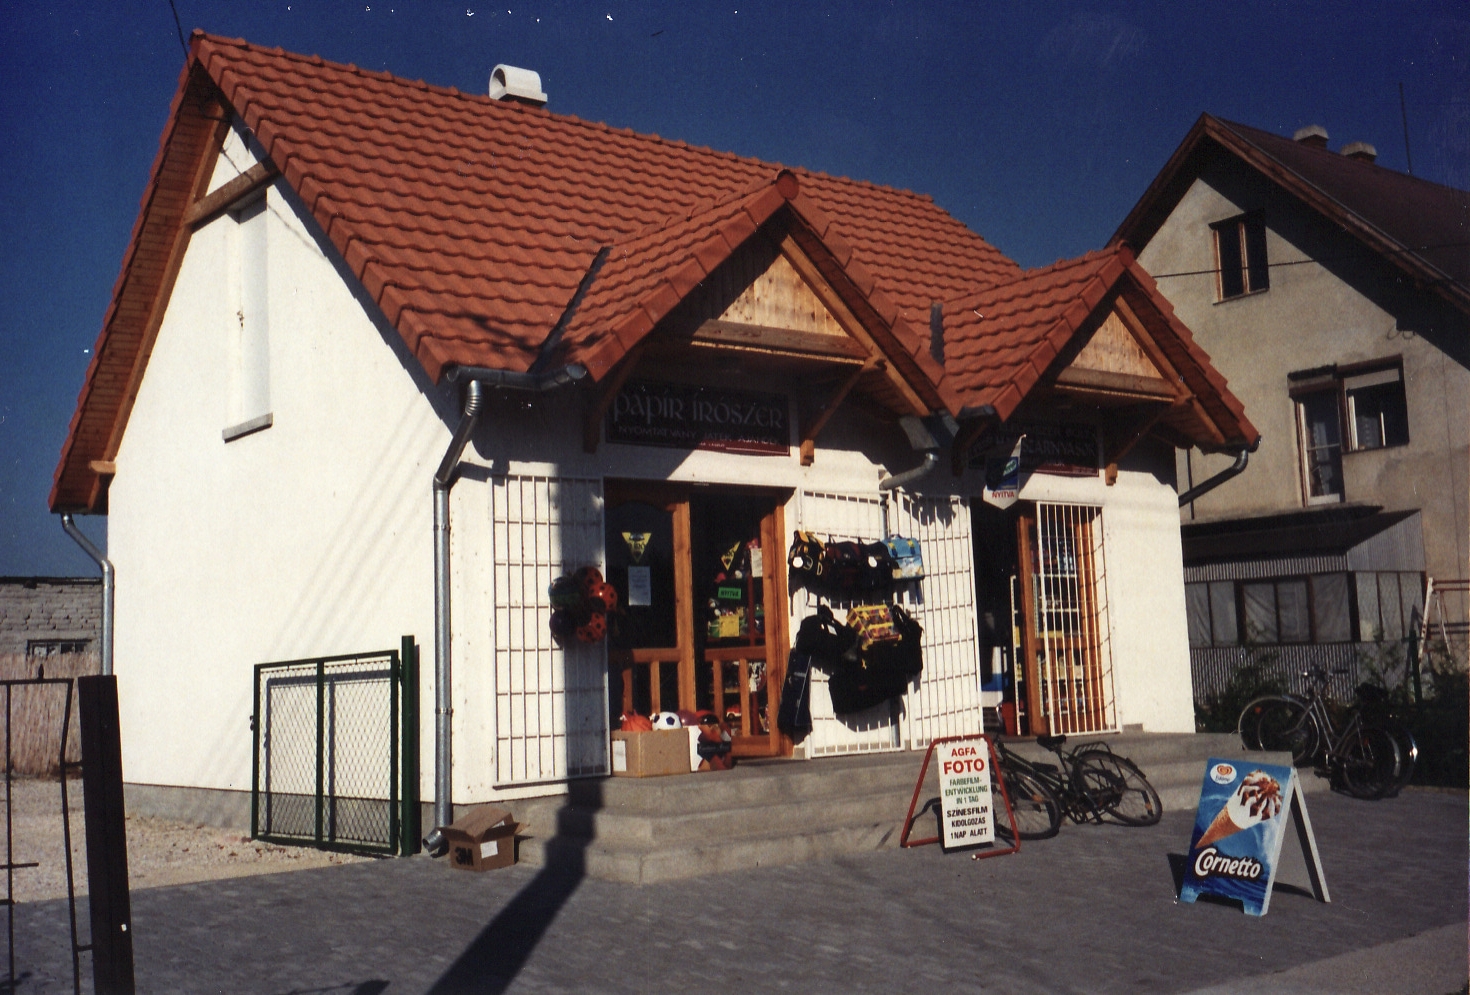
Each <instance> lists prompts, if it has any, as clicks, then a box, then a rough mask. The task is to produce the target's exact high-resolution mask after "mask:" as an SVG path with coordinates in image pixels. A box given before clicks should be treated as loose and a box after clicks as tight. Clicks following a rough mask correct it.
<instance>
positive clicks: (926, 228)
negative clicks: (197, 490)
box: [51, 32, 1177, 511]
mask: <svg viewBox="0 0 1470 995" xmlns="http://www.w3.org/2000/svg"><path fill="white" fill-rule="evenodd" d="M211 101H215V102H218V103H220V104H223V105H224V108H223V109H224V111H225V112H226V113H225V115H224V116H227V115H228V112H229V111H233V112H234V113H235V114H237V115H238V116H239V118H240V119H241V120H243V122H244V123H245V125H246V126H247V127H248V128H250V130H251V131H252V132H253V133H254V135H255V137H256V138H257V139H258V140H259V143H260V145H261V147H262V148H263V150H264V152H265V154H266V156H267V157H268V158H269V160H270V162H271V163H273V164H274V166H276V167H277V168H278V169H279V171H280V174H281V176H282V178H283V180H284V182H286V183H287V184H288V185H289V186H290V187H291V188H292V189H293V190H294V191H295V193H296V194H297V195H298V196H299V198H300V200H301V202H302V203H303V204H304V206H305V209H306V210H307V211H308V212H309V213H310V214H311V216H312V217H313V219H314V220H315V222H316V223H317V225H318V226H319V227H320V228H321V230H322V231H323V232H324V233H325V235H326V237H327V239H328V240H329V241H330V242H331V243H332V244H333V246H335V247H336V249H337V251H338V252H339V253H340V254H341V257H342V259H343V260H344V261H345V263H346V266H347V267H348V269H350V271H351V272H352V273H353V275H354V276H355V277H356V278H357V279H358V280H359V281H361V283H362V286H363V288H364V290H365V291H366V293H367V295H368V296H369V297H370V298H371V299H372V300H373V301H374V302H375V303H376V304H377V305H378V307H379V308H380V309H381V310H382V312H383V315H384V317H385V318H386V320H387V321H388V323H389V324H391V325H392V326H393V327H394V328H396V329H397V331H398V333H399V334H400V335H401V336H402V337H403V339H404V341H405V343H406V344H407V345H408V347H409V349H410V350H411V351H412V352H413V354H414V355H415V356H416V357H417V358H418V360H419V361H420V362H421V363H422V364H423V366H424V368H425V370H426V371H427V372H428V373H429V375H430V376H431V377H432V378H434V379H436V380H437V379H438V378H440V377H441V376H442V374H443V373H444V371H445V370H446V368H448V367H449V366H451V365H453V364H461V365H469V366H482V367H492V368H498V369H506V370H514V371H524V370H527V369H529V368H531V367H532V366H533V365H534V364H536V363H537V361H538V357H539V356H540V354H541V353H542V351H543V350H545V351H547V352H553V351H554V352H555V353H556V354H557V355H556V358H557V359H559V360H560V361H575V362H581V363H583V364H584V365H586V366H587V367H588V369H589V370H590V372H591V373H592V375H593V377H594V379H595V378H600V377H601V376H603V375H605V374H606V373H607V372H608V371H609V370H611V369H612V368H613V367H614V366H615V365H616V364H617V363H618V362H619V361H620V360H621V359H622V358H623V357H624V356H625V355H626V354H627V352H628V350H629V349H630V348H631V347H632V346H633V345H635V344H636V343H637V342H638V340H639V339H640V338H641V337H642V336H643V335H646V334H647V333H648V332H649V331H650V330H651V329H652V328H653V327H654V325H655V324H657V322H658V321H659V320H660V319H661V318H663V317H664V316H665V315H667V314H668V312H669V310H670V309H672V307H673V306H674V305H675V304H676V303H678V301H679V300H681V299H682V298H683V297H684V296H685V295H687V294H688V293H689V292H690V290H691V289H693V287H694V286H695V285H697V284H698V283H699V282H700V281H701V280H703V279H704V277H705V276H706V275H708V274H709V273H710V272H711V270H712V269H713V268H714V267H715V266H717V265H719V263H720V262H721V261H722V260H723V259H725V258H727V257H728V256H729V254H730V253H731V252H732V251H733V250H734V249H735V248H736V247H737V246H738V245H739V244H740V242H742V241H743V240H744V239H745V238H747V237H748V236H749V235H751V234H753V233H754V232H755V230H756V228H757V227H759V226H760V225H762V224H765V223H767V222H770V221H771V220H772V219H773V218H775V217H776V215H777V214H778V213H780V214H782V216H783V217H784V218H785V219H786V221H785V222H783V224H788V225H789V232H790V235H791V237H792V239H793V240H794V241H796V243H797V244H798V245H800V246H801V248H802V249H803V251H804V252H805V253H806V254H807V256H808V257H809V258H810V259H811V260H812V262H813V264H814V265H815V266H816V267H817V269H818V270H819V271H820V272H821V274H822V275H823V277H824V278H825V279H826V280H827V281H828V282H829V283H830V284H831V285H832V287H833V289H834V290H835V291H836V292H837V293H838V294H839V295H840V296H841V297H842V299H843V301H844V303H846V304H847V305H848V307H849V308H850V309H851V310H852V311H853V313H854V314H855V315H857V317H858V319H859V320H860V321H862V322H863V325H864V328H865V329H867V330H868V331H869V332H870V333H871V334H872V336H873V338H874V340H875V341H876V342H877V343H878V344H879V347H880V348H881V349H882V350H883V352H884V354H885V357H886V358H887V359H888V361H889V362H890V363H891V364H892V368H893V369H894V370H895V371H897V373H898V374H899V375H900V376H902V377H903V379H904V380H905V382H907V383H908V384H910V385H911V386H912V387H913V389H914V390H915V391H917V392H918V396H920V397H921V398H922V399H923V400H924V402H925V403H927V404H930V405H932V406H933V407H934V408H935V409H938V408H949V409H952V410H955V411H957V410H958V409H959V406H960V402H959V396H960V394H959V393H958V391H959V390H960V387H959V385H958V384H957V382H955V376H954V375H953V374H947V373H946V370H945V369H944V368H943V367H941V366H940V364H938V363H937V362H935V361H934V359H933V358H932V357H931V356H930V355H929V350H928V328H927V311H928V308H929V305H930V302H932V301H944V300H955V299H958V298H961V297H963V296H965V295H973V294H975V293H977V292H978V291H981V290H984V289H986V288H993V287H997V286H999V285H1002V284H1009V283H1011V282H1012V281H1015V280H1017V279H1018V278H1020V277H1021V270H1020V268H1019V267H1018V266H1017V265H1016V264H1015V263H1014V262H1012V261H1011V260H1009V259H1007V258H1006V257H1005V256H1003V255H1002V254H1001V253H1000V252H998V251H997V250H996V249H995V248H994V247H992V246H991V245H989V244H988V243H986V242H985V241H984V240H983V239H982V238H980V237H979V236H978V235H976V234H975V233H974V232H972V231H970V230H969V229H968V228H966V227H965V226H964V225H963V224H961V223H960V222H959V221H958V220H956V219H955V218H953V217H952V216H950V215H949V214H948V213H946V212H945V211H943V210H942V209H940V208H939V207H938V206H936V205H935V204H934V203H933V201H932V200H931V199H930V198H928V197H926V196H922V195H919V194H914V193H911V192H908V191H903V190H894V189H891V188H887V187H881V186H877V185H874V184H871V183H865V182H860V181H855V180H849V179H845V178H841V177H833V176H828V175H825V174H822V173H813V172H809V171H805V170H801V169H794V168H793V169H783V168H782V167H780V166H778V165H776V164H773V163H766V162H761V161H759V160H755V159H749V158H742V157H739V156H735V155H731V154H728V153H722V152H715V151H712V150H710V149H706V148H697V147H694V146H690V145H686V144H684V143H682V142H677V141H668V140H664V139H660V138H657V137H655V136H648V135H638V134H634V133H633V132H631V131H625V130H620V129H617V128H611V127H608V126H606V125H603V124H596V123H592V122H587V121H581V120H578V119H577V118H575V117H566V116H561V115H557V114H552V113H549V112H547V111H545V110H542V109H538V108H531V107H526V106H522V105H520V104H516V103H501V102H497V101H494V100H491V99H490V98H489V97H488V96H482V95H477V94H465V93H460V92H459V91H457V90H455V89H453V88H449V89H445V88H442V87H435V86H430V85H428V84H426V83H423V82H415V81H408V80H403V79H398V78H395V77H393V76H390V75H387V74H385V73H376V72H370V71H367V70H362V69H358V68H356V67H353V66H344V65H338V64H334V63H329V62H326V61H324V60H322V59H320V58H316V57H305V56H299V55H292V54H289V53H286V52H283V51H281V50H280V49H265V48H261V47H258V46H253V45H249V44H247V43H245V42H244V41H239V40H228V39H223V38H217V37H213V36H209V35H204V34H202V33H198V32H196V33H195V35H194V37H193V40H192V47H191V54H190V63H189V67H188V69H187V70H186V72H185V74H184V76H183V77H182V79H181V82H180V88H179V92H178V95H177V96H176V98H175V101H174V106H173V112H172V114H171V117H170V120H169V124H168V126H167V127H166V129H165V132H164V135H163V138H162V141H161V143H160V149H159V154H158V158H157V160H156V161H155V163H154V169H153V173H152V176H151V178H150V182H149V187H148V192H147V194H145V197H144V203H143V209H142V211H141V212H140V216H139V219H138V224H137V227H136V228H135V230H134V240H133V244H132V245H131V246H130V248H129V250H128V253H127V256H126V257H125V259H124V262H123V271H122V273H121V275H120V276H119V279H118V284H117V287H116V289H115V291H114V299H113V305H112V309H111V310H110V311H109V313H108V317H107V320H106V321H105V322H104V325H103V329H102V333H101V335H100V336H99V338H98V346H97V349H96V350H95V355H94V360H93V364H92V367H91V368H90V369H89V371H88V375H87V382H86V384H85V386H84V387H83V390H82V395H81V397H80V399H79V402H78V408H77V414H76V416H75V417H74V418H73V422H72V430H71V432H70V434H69V437H68V440H67V443H66V446H65V448H64V449H63V452H62V458H61V462H60V464H59V465H58V467H57V474H56V482H55V486H54V488H53V491H52V496H51V505H52V507H53V508H54V509H57V510H65V509H82V510H89V511H99V510H103V509H104V508H105V485H104V483H103V482H102V480H101V479H100V478H99V476H98V470H96V469H95V468H93V467H92V465H91V464H92V462H93V461H98V460H104V461H105V460H109V459H111V458H112V457H113V456H114V455H115V453H116V447H117V443H118V440H119V439H120V436H121V432H122V428H123V426H124V425H125V424H126V420H127V414H128V409H129V407H130V405H131V397H132V396H133V395H134V394H135V392H136V387H137V383H138V381H139V379H140V378H141V375H142V371H143V369H144V368H145V366H146V363H147V355H148V351H149V349H150V348H151V335H152V334H153V333H155V332H156V329H157V323H158V321H159V320H161V315H162V309H163V305H164V304H165V303H166V301H167V298H168V294H169V293H170V291H171V288H172V280H173V276H174V274H176V272H177V265H178V261H179V260H180V259H181V258H182V252H183V249H184V247H186V246H187V242H188V229H187V227H185V226H184V225H183V224H182V223H181V219H182V213H183V211H184V210H185V209H186V208H187V207H188V205H189V204H190V203H192V202H193V200H195V199H196V198H197V197H198V196H199V195H200V194H201V193H202V192H203V191H202V189H201V187H200V182H201V180H202V178H203V173H204V172H207V168H208V164H209V163H212V161H213V154H214V149H216V148H217V147H218V141H219V132H218V126H217V125H216V126H214V128H210V127H206V126H205V125H207V124H209V123H210V122H211V121H212V120H214V119H218V118H219V117H221V116H222V115H221V114H219V110H220V108H218V107H216V108H215V110H214V113H212V114H211V113H208V109H209V107H210V102H211ZM211 142H213V143H214V144H211ZM604 251H605V252H606V259H605V263H604V264H603V265H602V267H601V269H600V270H598V271H597V272H596V275H595V278H593V279H591V280H590V282H589V286H588V287H587V288H586V293H585V297H584V299H583V300H582V301H581V302H580V303H579V306H578V308H577V309H576V311H575V312H574V313H572V314H570V315H569V314H568V306H569V304H570V302H571V301H572V299H573V297H574V295H575V294H576V293H577V290H578V288H579V286H581V285H582V284H583V282H584V280H585V279H586V278H587V277H588V275H589V267H592V266H593V264H594V261H595V260H596V259H597V258H598V256H599V254H601V253H603V252H604ZM906 314H911V315H921V314H922V315H925V316H926V317H924V318H918V319H916V320H912V321H911V320H909V319H906V318H905V315H906ZM567 318H570V320H566V319H567ZM1176 324H1177V323H1176ZM558 327H562V328H563V331H562V333H561V339H560V341H558V342H556V343H554V344H553V345H554V349H553V348H551V347H550V346H548V344H547V339H548V336H549V335H550V334H551V333H552V331H553V330H554V329H557V328H558ZM1018 327H1020V326H1018ZM1018 334H1019V333H1018ZM1057 334H1061V333H1060V332H1058V333H1057ZM987 349H988V350H989V352H990V353H993V354H995V355H997V356H1009V355H1011V353H1013V352H1014V351H1015V350H1014V348H1013V347H1012V346H1010V345H1002V344H999V343H996V344H992V345H989V346H985V347H981V346H976V353H975V354H976V356H980V355H982V354H984V353H986V350H987ZM549 358H550V357H548V358H547V359H549ZM547 359H543V360H542V362H543V364H544V363H545V362H546V361H547ZM1025 380H1026V377H1025V376H1018V377H1017V378H1016V380H1015V382H1016V383H1017V384H1020V383H1023V382H1025ZM967 389H971V390H972V391H973V390H974V389H975V388H967Z"/></svg>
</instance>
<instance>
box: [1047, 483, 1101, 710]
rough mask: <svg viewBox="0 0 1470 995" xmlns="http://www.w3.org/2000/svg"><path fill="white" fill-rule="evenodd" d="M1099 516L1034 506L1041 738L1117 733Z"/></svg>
mask: <svg viewBox="0 0 1470 995" xmlns="http://www.w3.org/2000/svg"><path fill="white" fill-rule="evenodd" d="M1102 540H1103V529H1102V509H1101V508H1097V507H1092V506H1088V505H1071V504H1045V503H1038V504H1037V505H1036V535H1035V537H1034V540H1033V552H1032V556H1033V562H1032V564H1031V565H1030V566H1031V579H1032V595H1031V596H1032V601H1033V606H1032V607H1033V613H1032V626H1033V629H1032V632H1033V636H1034V639H1035V652H1036V657H1037V661H1036V665H1037V671H1038V673H1037V678H1038V686H1039V691H1040V693H1041V713H1042V716H1043V719H1044V722H1045V727H1046V729H1047V731H1049V732H1050V733H1053V734H1057V733H1076V732H1099V731H1102V730H1106V729H1113V728H1115V727H1116V723H1117V718H1116V715H1115V711H1114V702H1113V659H1112V647H1111V641H1110V639H1109V635H1108V615H1107V613H1108V604H1107V569H1106V564H1105V563H1104V559H1103V541H1102Z"/></svg>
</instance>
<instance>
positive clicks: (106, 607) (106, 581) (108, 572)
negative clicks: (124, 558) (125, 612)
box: [61, 514, 117, 677]
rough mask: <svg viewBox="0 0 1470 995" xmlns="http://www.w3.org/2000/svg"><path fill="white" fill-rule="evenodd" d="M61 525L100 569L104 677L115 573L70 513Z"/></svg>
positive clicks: (108, 672) (109, 668)
mask: <svg viewBox="0 0 1470 995" xmlns="http://www.w3.org/2000/svg"><path fill="white" fill-rule="evenodd" d="M61 527H62V528H63V529H65V530H66V534H67V535H69V536H71V537H72V539H73V540H74V541H75V542H76V544H77V545H78V546H80V547H82V552H84V553H86V554H87V555H88V556H90V557H91V558H92V562H93V563H96V564H97V566H98V567H100V568H101V569H102V674H103V676H104V677H106V676H110V675H111V674H112V617H113V615H112V613H113V594H114V593H115V591H116V589H117V583H116V576H117V575H116V573H115V571H114V570H113V569H112V561H111V560H109V559H108V558H107V557H105V556H103V555H102V550H100V549H98V548H97V547H96V545H94V544H93V542H92V540H91V539H88V538H87V537H86V536H85V535H83V534H82V530H81V529H79V528H77V523H76V520H75V519H73V518H72V516H71V515H70V514H66V515H62V516H61Z"/></svg>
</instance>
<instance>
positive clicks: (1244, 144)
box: [1112, 114, 1470, 314]
mask: <svg viewBox="0 0 1470 995" xmlns="http://www.w3.org/2000/svg"><path fill="white" fill-rule="evenodd" d="M1222 150H1223V152H1225V153H1226V154H1229V155H1232V156H1234V157H1235V158H1237V159H1239V160H1240V161H1242V162H1244V163H1246V164H1247V165H1249V166H1251V167H1252V168H1254V169H1256V170H1257V171H1259V172H1260V173H1261V174H1262V175H1264V176H1265V177H1267V178H1268V179H1270V180H1272V181H1274V182H1276V183H1277V184H1279V185H1280V186H1281V187H1283V188H1284V189H1286V190H1287V191H1289V192H1290V193H1292V194H1294V195H1296V196H1297V197H1298V198H1300V199H1301V200H1302V201H1303V202H1304V203H1306V204H1307V205H1308V206H1310V207H1312V208H1314V209H1316V210H1317V211H1320V212H1321V213H1322V214H1323V215H1325V216H1326V217H1327V218H1329V219H1330V220H1332V221H1334V222H1336V223H1337V224H1340V225H1341V226H1342V227H1343V228H1344V229H1345V230H1346V231H1348V232H1350V233H1352V234H1353V235H1354V236H1355V237H1357V238H1358V239H1360V240H1361V241H1363V242H1364V243H1365V244H1366V245H1367V246H1368V247H1369V248H1371V249H1373V250H1374V251H1375V252H1378V253H1380V254H1382V255H1383V256H1384V258H1385V259H1386V260H1387V261H1388V262H1389V263H1390V264H1392V265H1394V266H1397V267H1399V268H1401V269H1403V270H1404V271H1405V272H1407V273H1408V274H1409V275H1410V276H1412V277H1414V278H1415V279H1416V280H1417V281H1420V282H1421V283H1423V284H1424V285H1426V286H1428V287H1429V288H1431V289H1432V290H1433V292H1435V293H1437V294H1439V295H1440V296H1441V297H1443V298H1445V299H1446V300H1448V301H1449V302H1450V303H1451V304H1453V305H1454V306H1456V307H1458V308H1459V309H1460V310H1461V311H1464V312H1466V313H1467V314H1470V192H1466V191H1464V190H1456V189H1454V188H1452V187H1446V186H1441V185H1440V184H1438V183H1431V182H1429V181H1428V180H1423V179H1419V178H1418V177H1415V176H1409V175H1407V174H1404V173H1399V172H1395V171H1394V170H1392V169H1387V168H1385V167H1383V166H1379V165H1377V164H1376V163H1371V162H1364V161H1361V160H1358V159H1353V158H1350V157H1348V156H1344V155H1340V154H1338V153H1336V152H1330V151H1328V150H1327V149H1325V148H1314V147H1312V146H1310V145H1306V144H1303V143H1302V142H1297V141H1293V140H1291V139H1289V138H1283V137H1281V136H1280V135H1273V134H1271V133H1270V132H1268V131H1262V130H1260V129H1259V128H1252V127H1249V126H1247V125H1243V124H1236V123H1234V122H1232V121H1225V120H1222V119H1220V118H1217V117H1212V116H1211V115H1209V114H1202V115H1201V116H1200V119H1199V120H1198V121H1196V122H1195V124H1194V127H1193V128H1191V129H1190V131H1189V134H1188V135H1186V136H1185V138H1184V141H1183V142H1181V143H1180V145H1179V148H1178V149H1176V150H1175V151H1174V154H1173V155H1172V156H1171V157H1170V158H1169V161H1168V163H1166V164H1165V166H1164V168H1163V169H1162V170H1161V171H1160V172H1159V175H1158V176H1157V177H1156V178H1155V179H1154V181H1153V183H1152V184H1150V185H1149V188H1148V190H1147V191H1145V193H1144V195H1143V197H1141V198H1140V199H1139V201H1138V203H1137V204H1136V205H1135V206H1134V208H1133V210H1132V211H1130V212H1129V213H1128V216H1127V217H1126V218H1125V219H1124V220H1123V223H1122V224H1121V225H1119V226H1118V230H1117V231H1116V232H1115V233H1114V234H1113V238H1112V241H1113V242H1127V243H1129V244H1130V245H1132V246H1134V248H1136V249H1141V248H1142V247H1143V246H1144V245H1146V244H1148V241H1149V240H1150V239H1151V238H1153V236H1154V234H1155V233H1156V232H1157V231H1158V229H1159V226H1160V225H1162V224H1163V222H1164V220H1165V219H1166V218H1167V217H1168V215H1169V213H1170V212H1171V211H1173V209H1174V206H1175V205H1176V204H1177V203H1178V202H1179V199H1180V198H1181V197H1182V196H1183V195H1184V193H1185V191H1186V190H1187V189H1188V187H1189V184H1190V183H1191V182H1193V180H1194V178H1195V176H1196V175H1198V170H1199V168H1200V167H1201V165H1202V164H1203V162H1204V161H1205V158H1206V157H1207V156H1209V155H1211V154H1219V153H1220V152H1221V151H1222Z"/></svg>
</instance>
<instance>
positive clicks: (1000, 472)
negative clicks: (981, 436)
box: [981, 435, 1026, 508]
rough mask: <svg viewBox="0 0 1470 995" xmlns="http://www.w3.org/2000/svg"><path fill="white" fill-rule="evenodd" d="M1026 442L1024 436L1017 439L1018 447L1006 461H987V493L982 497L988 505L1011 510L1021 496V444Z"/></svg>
mask: <svg viewBox="0 0 1470 995" xmlns="http://www.w3.org/2000/svg"><path fill="white" fill-rule="evenodd" d="M1025 441H1026V437H1025V436H1024V435H1023V436H1021V437H1020V438H1019V439H1017V440H1016V447H1015V448H1014V449H1012V450H1011V454H1010V455H1009V456H1007V457H1005V459H1001V460H996V459H987V460H986V461H985V491H984V493H983V494H981V497H982V498H984V500H985V503H986V504H993V505H995V506H996V507H997V508H1009V507H1010V506H1011V505H1013V504H1015V503H1016V500H1017V499H1018V498H1019V497H1020V496H1021V444H1022V443H1023V442H1025ZM997 464H999V465H997Z"/></svg>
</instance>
